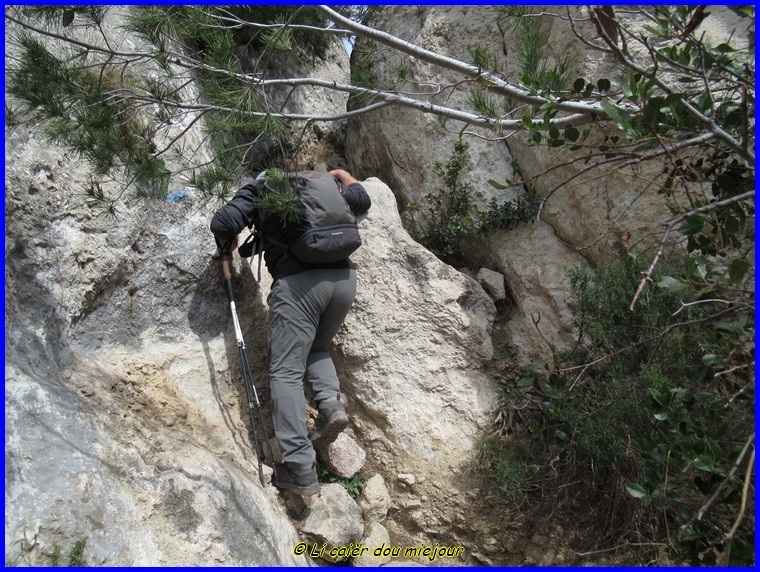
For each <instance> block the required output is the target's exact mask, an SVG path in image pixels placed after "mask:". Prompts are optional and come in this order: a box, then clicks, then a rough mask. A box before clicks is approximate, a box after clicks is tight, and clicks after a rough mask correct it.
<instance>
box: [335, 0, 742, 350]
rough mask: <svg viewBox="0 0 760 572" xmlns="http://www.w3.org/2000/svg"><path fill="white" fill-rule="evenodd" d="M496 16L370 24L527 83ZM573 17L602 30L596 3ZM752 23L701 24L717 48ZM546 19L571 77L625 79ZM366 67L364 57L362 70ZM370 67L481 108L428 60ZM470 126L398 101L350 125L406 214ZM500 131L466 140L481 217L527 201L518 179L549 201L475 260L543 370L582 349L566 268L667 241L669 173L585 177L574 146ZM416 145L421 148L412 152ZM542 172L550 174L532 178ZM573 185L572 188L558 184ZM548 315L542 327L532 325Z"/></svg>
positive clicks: (351, 158)
mask: <svg viewBox="0 0 760 572" xmlns="http://www.w3.org/2000/svg"><path fill="white" fill-rule="evenodd" d="M556 8H557V7H556V6H547V7H536V12H541V11H542V10H543V11H544V12H546V13H555V14H556V13H558V12H563V11H558V10H557V9H556ZM498 10H499V7H498V6H403V7H401V6H393V7H382V8H379V9H378V11H377V12H376V14H375V15H374V16H373V17H374V20H373V23H374V24H376V25H377V26H378V27H380V28H381V29H383V30H385V31H387V32H389V33H391V34H393V35H396V36H398V37H400V38H402V39H404V40H408V41H410V42H413V43H415V44H417V45H419V46H421V47H423V48H427V49H431V50H433V51H435V52H437V53H439V54H442V55H446V56H451V57H453V58H457V59H459V60H461V61H464V62H472V60H473V58H472V56H471V55H470V50H471V49H472V46H473V44H474V43H477V42H474V41H473V39H474V38H483V39H484V41H483V44H484V45H486V46H488V47H489V48H490V53H491V54H492V55H493V56H494V57H495V58H496V60H497V66H496V67H497V69H498V70H499V71H500V72H501V73H503V74H504V75H505V76H506V77H507V78H508V79H510V80H511V81H514V82H515V83H518V82H519V78H520V76H521V75H522V73H523V72H522V71H520V69H519V66H518V61H519V57H518V54H519V53H520V46H519V42H518V40H517V37H516V34H515V33H514V32H510V31H509V30H510V28H509V26H506V25H502V26H501V27H500V26H499V24H498V21H497V17H498ZM563 10H564V9H563ZM569 10H570V11H571V14H572V16H573V17H574V18H575V19H576V22H575V27H576V29H577V30H578V32H579V33H581V34H583V35H585V36H586V37H594V36H595V35H596V32H595V30H594V27H593V23H592V22H591V21H590V20H589V18H588V17H587V14H586V11H587V7H584V6H572V7H569ZM563 13H564V12H563ZM617 17H618V18H622V19H624V20H625V25H626V26H627V27H629V28H631V29H634V30H636V29H642V27H643V26H644V25H645V24H646V22H644V21H636V20H632V16H631V15H629V14H626V13H625V12H624V11H621V12H620V13H618V15H617ZM748 20H749V19H744V21H742V18H740V17H739V16H737V15H736V14H734V13H732V12H731V11H730V10H728V9H725V8H721V7H714V9H712V8H711V16H710V21H709V24H708V23H707V22H706V23H705V24H704V25H703V28H704V32H705V34H706V37H708V38H710V40H711V41H712V42H715V43H718V42H720V41H725V39H726V38H728V37H729V35H731V34H733V36H734V37H738V38H740V41H744V38H745V37H746V36H747V26H748V25H749V24H748ZM540 22H541V24H542V26H544V28H545V29H546V31H547V33H548V42H547V45H546V46H545V50H546V53H547V54H548V55H549V56H550V57H551V56H553V57H554V58H555V60H556V59H557V58H562V57H564V58H568V57H570V58H572V59H574V61H575V62H576V63H575V64H574V67H573V74H575V75H574V77H584V78H585V79H586V80H587V81H594V82H595V81H596V80H598V79H600V78H608V79H610V80H611V81H612V82H613V84H615V83H616V82H617V78H619V76H620V74H621V68H620V64H619V62H617V61H616V60H615V59H614V57H612V56H610V55H600V52H598V51H595V50H592V49H591V48H589V47H588V46H586V45H585V44H583V43H582V42H581V41H580V40H578V39H577V37H576V34H575V32H574V31H573V29H572V28H571V25H570V23H569V21H568V19H567V18H566V17H563V18H555V17H550V16H547V15H543V16H540ZM486 39H487V40H486ZM362 41H363V40H361V39H360V40H359V41H358V42H357V47H356V49H355V53H359V52H361V46H362ZM359 60H360V58H358V57H356V58H355V60H354V63H356V64H358V63H359ZM367 69H368V71H371V73H372V76H373V78H374V80H375V82H376V84H377V85H381V86H383V87H391V86H393V85H400V87H399V89H401V90H406V91H409V92H422V91H426V92H428V93H430V92H435V93H437V94H436V95H433V96H432V97H431V98H430V100H431V101H432V102H433V103H435V104H438V105H442V106H449V107H452V108H455V109H464V110H470V111H471V110H472V109H473V108H472V106H471V105H470V104H468V102H467V98H468V97H469V91H470V89H471V87H472V85H471V83H470V82H466V81H465V82H463V81H461V80H462V79H463V76H461V75H458V74H456V73H454V72H452V71H451V70H448V69H443V68H441V67H436V66H430V65H428V64H425V63H421V62H419V61H416V60H414V59H413V58H411V57H409V56H406V55H403V54H400V53H398V52H396V51H394V50H390V49H377V50H376V51H375V52H374V53H373V54H372V57H371V64H369V65H368V66H367ZM399 69H403V70H405V75H404V77H405V83H404V82H401V84H399V83H398V82H399V81H400V80H399V73H398V70H399ZM518 117H519V115H518ZM461 131H462V125H461V124H460V123H457V122H455V121H453V120H449V122H448V125H447V129H446V130H443V129H441V127H440V123H439V122H437V121H436V120H435V118H433V116H431V115H425V114H422V113H419V112H417V111H415V110H411V109H406V108H403V107H399V106H394V107H386V108H383V109H381V110H378V111H376V112H373V113H371V114H368V115H366V116H360V117H356V118H352V119H351V120H349V124H348V131H347V145H346V149H347V153H348V162H349V165H350V166H351V168H352V169H353V170H354V171H355V172H357V173H358V174H359V175H360V176H361V177H362V178H365V177H369V176H376V177H379V178H381V179H382V180H384V181H386V182H387V183H388V184H389V186H390V187H391V188H392V189H393V192H394V194H395V195H396V196H397V198H398V202H399V205H400V206H401V208H402V210H403V209H404V208H405V207H406V205H407V204H408V203H410V202H415V203H418V204H419V205H424V204H425V197H426V195H427V194H428V193H430V192H434V191H436V190H437V189H439V188H440V187H441V186H442V181H441V180H440V177H438V176H437V175H436V174H435V169H434V165H435V164H436V162H440V163H445V162H446V161H447V160H448V158H449V157H450V156H451V154H452V151H453V149H454V143H455V142H456V140H457V139H458V138H459V134H460V132H461ZM466 131H467V132H470V131H474V129H470V128H468V129H467V130H466ZM480 134H481V135H484V136H485V135H487V134H485V133H482V132H481V133H480ZM491 135H492V137H491V138H492V139H496V140H492V141H488V140H486V139H485V137H474V136H470V137H465V140H466V142H467V143H468V144H469V145H470V158H471V161H472V170H471V171H470V172H469V173H467V174H466V175H465V176H464V177H463V182H465V183H468V184H470V185H472V188H473V193H472V202H473V205H474V207H473V214H474V210H475V208H477V209H480V210H483V209H484V208H485V207H486V205H487V204H488V203H489V201H490V200H491V199H496V201H497V202H503V201H508V200H514V199H515V198H517V197H519V196H520V195H521V194H522V193H523V192H524V189H523V188H522V187H515V186H510V183H509V181H512V180H514V179H522V180H529V181H532V182H533V186H534V188H535V191H536V193H537V194H538V195H539V196H540V197H541V198H546V199H547V200H546V204H545V205H544V208H543V211H542V214H541V220H540V221H539V222H538V223H536V224H523V225H521V226H520V228H518V229H517V230H516V231H510V232H508V233H495V234H494V235H492V236H490V237H488V238H487V239H485V240H484V241H478V242H474V243H473V244H472V245H471V246H470V248H469V252H472V253H473V255H474V258H476V259H477V264H479V265H486V266H488V267H489V268H492V269H493V270H496V271H498V272H500V273H502V274H504V275H505V277H506V281H507V288H508V290H509V291H510V292H511V293H512V295H513V296H514V300H513V302H514V307H515V310H516V311H514V312H512V313H511V314H510V317H509V321H508V324H507V325H506V327H507V329H508V330H509V331H510V332H511V334H512V335H511V344H512V347H513V348H514V349H515V350H516V355H517V358H518V360H519V361H520V362H521V363H525V362H534V363H536V362H538V363H539V364H541V363H542V362H543V363H545V362H546V361H549V360H550V359H551V352H550V350H549V347H550V346H554V347H555V348H562V347H568V346H569V345H571V344H572V343H574V339H573V337H572V335H571V332H572V331H573V328H572V320H571V314H570V312H569V310H568V308H567V304H566V300H567V292H568V288H569V285H568V281H567V279H566V277H565V270H566V269H567V268H569V267H573V266H577V265H579V264H582V263H583V262H584V259H587V260H591V261H594V260H596V259H597V258H598V257H599V256H600V254H601V252H602V251H603V249H604V248H608V247H610V246H611V247H613V248H615V249H616V251H617V252H618V253H620V252H624V251H626V250H628V249H629V248H632V247H633V245H636V247H637V248H639V249H640V250H643V249H644V248H645V247H648V246H649V247H651V246H652V245H653V244H654V243H655V242H656V241H657V240H659V233H660V232H661V231H662V223H663V222H664V221H665V220H667V219H668V218H669V217H670V212H669V211H668V210H667V208H666V206H665V203H664V202H663V200H662V197H661V196H659V195H658V194H657V191H658V187H657V185H653V184H651V181H652V180H653V176H654V174H655V173H654V172H653V171H652V169H655V170H657V169H661V168H662V166H661V165H657V166H655V167H643V166H638V165H636V166H633V167H626V168H622V167H619V164H610V165H607V166H604V167H601V168H599V169H596V170H591V171H589V172H587V173H582V172H581V171H582V170H583V169H584V168H585V167H586V165H585V163H584V161H583V156H582V155H577V156H576V158H580V160H578V161H575V162H570V161H569V159H571V158H572V154H571V153H570V152H568V151H567V150H566V149H564V148H560V149H553V148H549V147H547V146H545V145H529V144H528V135H526V134H525V133H522V132H519V131H518V132H514V133H511V132H510V133H503V134H500V135H503V138H502V139H500V140H499V139H498V138H497V134H491ZM604 136H618V137H619V138H620V139H621V140H624V139H625V134H624V133H622V132H620V131H618V130H617V128H616V127H615V126H614V125H610V126H609V127H607V128H605V129H601V128H598V127H597V128H595V132H594V133H593V134H592V138H595V140H596V141H601V140H602V139H603V137H604ZM410 149H413V150H414V151H413V152H409V150H410ZM580 153H582V151H580ZM539 174H546V175H545V176H541V177H539V178H537V179H535V177H536V176H537V175H539ZM573 177H574V178H573ZM571 178H572V179H571ZM489 179H492V180H494V181H496V182H497V183H499V184H501V185H504V186H506V187H507V188H506V189H504V190H497V189H496V188H495V187H494V186H492V185H491V184H489V183H488V181H489ZM569 179H571V184H569V185H565V186H561V187H560V186H559V185H560V183H562V182H563V181H567V180H569ZM420 218H421V219H424V217H420ZM423 222H424V221H423ZM539 316H540V324H539V326H538V328H537V327H535V326H534V325H533V322H534V321H535V320H537V319H539ZM539 329H540V333H539Z"/></svg>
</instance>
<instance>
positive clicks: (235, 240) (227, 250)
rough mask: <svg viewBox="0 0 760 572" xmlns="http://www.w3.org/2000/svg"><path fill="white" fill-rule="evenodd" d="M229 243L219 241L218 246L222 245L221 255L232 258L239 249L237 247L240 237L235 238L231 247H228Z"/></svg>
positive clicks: (230, 244)
mask: <svg viewBox="0 0 760 572" xmlns="http://www.w3.org/2000/svg"><path fill="white" fill-rule="evenodd" d="M227 242H228V241H224V240H219V242H218V244H220V245H221V246H220V247H219V248H220V253H221V254H229V255H230V256H232V253H233V252H235V249H236V248H237V245H238V237H237V236H236V237H235V238H233V239H232V242H230V243H229V245H227ZM225 247H226V251H225V252H222V251H221V249H222V248H225Z"/></svg>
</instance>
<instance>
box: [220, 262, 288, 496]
mask: <svg viewBox="0 0 760 572" xmlns="http://www.w3.org/2000/svg"><path fill="white" fill-rule="evenodd" d="M220 250H221V249H220ZM231 264H232V254H231V253H229V252H226V251H224V250H223V251H222V276H223V278H224V288H225V290H226V291H227V299H228V300H229V302H230V311H231V312H232V323H233V324H234V326H235V338H236V339H237V346H238V348H239V349H240V361H241V364H242V368H243V382H244V385H245V396H246V400H247V402H248V413H249V415H250V418H251V431H252V433H253V440H254V443H255V447H256V458H257V460H258V462H259V480H260V481H261V486H264V485H265V483H264V471H263V467H262V460H261V459H262V457H263V456H264V454H263V449H262V448H261V445H260V443H259V434H258V431H257V430H256V419H257V416H258V421H259V423H260V424H261V431H262V434H263V436H264V439H265V441H266V444H267V449H268V450H269V456H270V458H271V459H272V462H274V454H273V453H272V445H271V444H270V443H269V439H268V436H267V432H266V425H264V416H263V414H262V413H261V402H260V401H259V394H258V392H257V391H256V385H255V384H254V382H253V373H251V368H250V366H249V364H248V354H247V353H246V351H245V340H244V339H243V331H242V330H241V329H240V320H239V319H238V315H237V309H236V308H235V297H234V295H233V292H232V271H231ZM272 476H273V478H274V479H275V480H276V476H275V474H274V473H272Z"/></svg>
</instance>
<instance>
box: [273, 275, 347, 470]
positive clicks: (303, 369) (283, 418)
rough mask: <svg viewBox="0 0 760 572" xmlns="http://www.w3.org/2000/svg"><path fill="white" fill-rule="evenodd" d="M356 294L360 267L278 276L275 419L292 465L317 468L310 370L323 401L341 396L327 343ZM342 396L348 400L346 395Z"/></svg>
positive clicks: (275, 292)
mask: <svg viewBox="0 0 760 572" xmlns="http://www.w3.org/2000/svg"><path fill="white" fill-rule="evenodd" d="M355 295H356V270H355V269H352V268H345V269H332V268H327V269H321V268H320V269H314V270H307V271H306V272H299V273H297V274H290V275H288V276H283V277H282V278H279V279H277V280H276V281H275V283H274V285H273V286H272V291H271V292H270V294H269V297H268V298H267V302H268V304H269V350H270V362H269V384H270V387H271V391H272V417H273V421H274V432H275V436H276V437H277V441H278V443H279V445H280V450H281V451H282V457H283V460H284V461H286V462H288V463H293V464H296V465H301V466H311V464H312V463H313V462H314V460H315V452H314V448H313V447H312V445H311V441H309V437H308V434H307V431H306V398H305V396H304V388H303V378H304V373H306V374H308V379H309V381H310V383H311V385H312V388H313V389H314V397H315V400H316V402H317V404H318V405H319V404H320V403H328V402H330V401H334V400H335V399H336V398H337V397H338V395H339V394H340V383H339V381H338V374H337V373H336V371H335V365H334V364H333V361H332V358H331V357H330V354H329V353H328V352H327V346H328V345H329V343H330V341H332V339H333V337H335V334H336V333H338V329H339V328H340V326H341V324H343V321H344V320H345V318H346V316H347V315H348V311H349V310H350V308H351V304H352V303H353V301H354V296H355ZM340 398H341V399H343V400H345V396H344V395H342V394H341V395H340Z"/></svg>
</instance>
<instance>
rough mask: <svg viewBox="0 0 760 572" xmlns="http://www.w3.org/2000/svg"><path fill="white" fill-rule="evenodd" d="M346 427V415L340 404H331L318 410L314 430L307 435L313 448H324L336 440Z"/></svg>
mask: <svg viewBox="0 0 760 572" xmlns="http://www.w3.org/2000/svg"><path fill="white" fill-rule="evenodd" d="M346 427H348V413H346V408H345V407H344V406H343V404H342V403H339V402H333V403H330V404H329V405H326V406H325V407H323V408H322V409H320V410H319V417H317V422H316V425H315V427H314V430H313V431H312V432H311V433H309V440H310V441H311V443H312V445H314V446H315V447H326V446H327V445H329V444H330V443H332V442H333V441H335V439H337V438H338V435H339V434H340V432H341V431H343V429H345V428H346Z"/></svg>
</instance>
